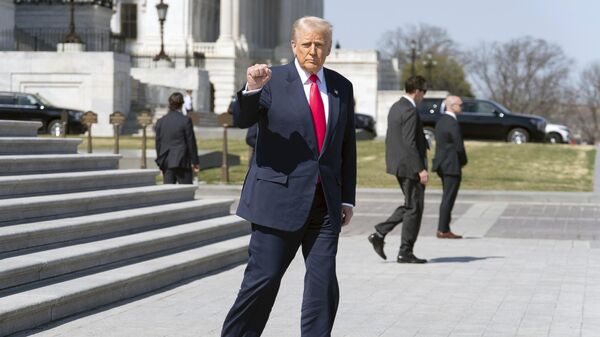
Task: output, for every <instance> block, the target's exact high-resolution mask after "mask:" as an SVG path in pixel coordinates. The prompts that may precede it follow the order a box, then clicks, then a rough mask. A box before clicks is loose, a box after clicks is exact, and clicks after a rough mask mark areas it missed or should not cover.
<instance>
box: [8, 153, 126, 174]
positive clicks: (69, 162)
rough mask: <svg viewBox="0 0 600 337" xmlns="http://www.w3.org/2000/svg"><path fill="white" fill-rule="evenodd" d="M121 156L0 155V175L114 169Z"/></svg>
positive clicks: (117, 165)
mask: <svg viewBox="0 0 600 337" xmlns="http://www.w3.org/2000/svg"><path fill="white" fill-rule="evenodd" d="M120 158H121V156H119V155H113V154H40V155H24V156H20V155H10V156H0V176H9V175H21V174H37V173H57V172H76V171H96V170H115V169H117V168H118V167H119V159H120Z"/></svg>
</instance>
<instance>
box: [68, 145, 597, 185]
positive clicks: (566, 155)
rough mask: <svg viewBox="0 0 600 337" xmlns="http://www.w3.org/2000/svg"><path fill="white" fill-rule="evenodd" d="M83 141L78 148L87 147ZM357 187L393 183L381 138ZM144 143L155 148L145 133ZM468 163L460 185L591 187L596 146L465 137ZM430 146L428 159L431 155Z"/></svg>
mask: <svg viewBox="0 0 600 337" xmlns="http://www.w3.org/2000/svg"><path fill="white" fill-rule="evenodd" d="M140 144H141V141H140V139H139V138H134V137H123V138H122V139H121V145H120V146H121V148H122V149H125V148H139V147H140ZM86 145H87V143H86V140H85V139H84V141H83V142H82V144H81V146H80V148H79V149H80V151H81V152H84V151H86ZM112 146H113V140H112V138H95V139H94V148H95V149H98V148H104V149H110V148H112ZM198 146H199V148H201V149H205V150H221V148H222V143H221V140H220V139H211V140H203V139H201V140H199V141H198ZM357 147H358V186H359V187H389V188H396V187H397V182H396V180H395V178H394V177H392V176H390V175H388V174H386V173H385V159H384V158H385V157H384V154H385V146H384V142H383V141H382V140H372V141H359V142H358V143H357ZM148 148H149V149H152V148H154V139H151V138H149V140H148ZM466 148H467V155H468V157H469V164H468V165H467V166H466V167H465V169H464V172H463V183H462V186H461V188H464V189H480V190H524V191H527V190H528V191H581V192H583V191H592V184H593V183H592V179H593V178H592V177H593V170H594V158H595V157H594V156H595V149H594V147H593V146H571V145H550V144H523V145H514V144H509V143H500V142H466ZM229 151H230V152H231V153H233V154H237V155H239V156H240V158H241V165H238V166H233V167H231V168H230V173H229V175H230V180H231V183H232V184H241V183H242V182H243V181H244V176H245V174H246V169H247V165H248V154H249V152H248V146H247V145H246V143H245V142H244V140H243V139H230V140H229ZM433 155H434V153H433V151H429V153H428V156H429V161H430V163H431V158H433ZM220 177H221V169H220V168H216V169H208V170H202V171H201V172H200V179H201V180H204V181H206V182H208V183H218V182H219V180H220ZM429 186H431V187H438V188H439V187H440V186H441V182H440V180H439V178H438V177H437V175H435V174H433V175H432V180H431V182H430V185H429Z"/></svg>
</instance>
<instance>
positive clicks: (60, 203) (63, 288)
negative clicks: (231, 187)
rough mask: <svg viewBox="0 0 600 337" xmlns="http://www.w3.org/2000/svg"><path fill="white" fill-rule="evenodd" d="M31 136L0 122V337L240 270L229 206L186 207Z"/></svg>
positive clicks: (60, 143)
mask: <svg viewBox="0 0 600 337" xmlns="http://www.w3.org/2000/svg"><path fill="white" fill-rule="evenodd" d="M39 126H40V125H39V123H37V122H12V121H1V120H0V336H5V335H10V334H14V333H17V332H21V331H26V330H28V329H32V328H34V327H38V326H40V325H43V324H46V323H49V322H53V321H58V320H61V319H63V318H66V317H69V316H72V315H77V314H81V313H85V312H86V311H89V310H92V309H97V308H99V307H101V306H104V305H107V304H111V303H115V302H118V301H121V300H127V299H131V298H134V297H136V296H139V295H142V294H145V293H148V292H152V291H156V290H158V289H160V288H163V287H166V286H170V285H172V284H175V283H177V282H180V281H182V280H185V279H188V278H192V277H197V276H200V275H203V274H207V273H212V272H215V271H218V270H221V269H223V268H227V267H230V266H233V265H236V264H239V263H243V262H245V261H246V259H247V249H248V240H249V238H248V235H247V234H248V233H249V226H248V224H247V223H246V221H244V220H242V219H240V218H238V217H236V216H234V215H230V212H229V209H230V207H231V204H232V202H233V200H230V199H214V198H211V199H202V200H195V199H194V193H195V191H196V187H195V186H192V185H156V184H155V177H156V175H157V174H158V173H159V172H158V171H156V170H137V169H136V170H133V169H132V170H118V160H119V156H118V155H110V154H107V155H94V154H77V145H78V144H79V143H80V140H74V139H60V138H36V130H37V129H38V128H39Z"/></svg>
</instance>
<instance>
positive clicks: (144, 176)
mask: <svg viewBox="0 0 600 337" xmlns="http://www.w3.org/2000/svg"><path fill="white" fill-rule="evenodd" d="M158 174H160V171H159V170H140V169H137V170H109V171H87V172H86V171H84V172H69V173H48V174H29V175H18V176H4V177H0V199H6V198H20V197H24V196H32V195H46V194H57V193H73V192H83V191H92V190H104V189H109V188H125V187H137V186H150V185H154V184H156V176H157V175H158Z"/></svg>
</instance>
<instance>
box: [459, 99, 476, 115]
mask: <svg viewBox="0 0 600 337" xmlns="http://www.w3.org/2000/svg"><path fill="white" fill-rule="evenodd" d="M462 112H463V113H471V114H472V113H475V112H477V109H476V108H475V102H463V105H462Z"/></svg>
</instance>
